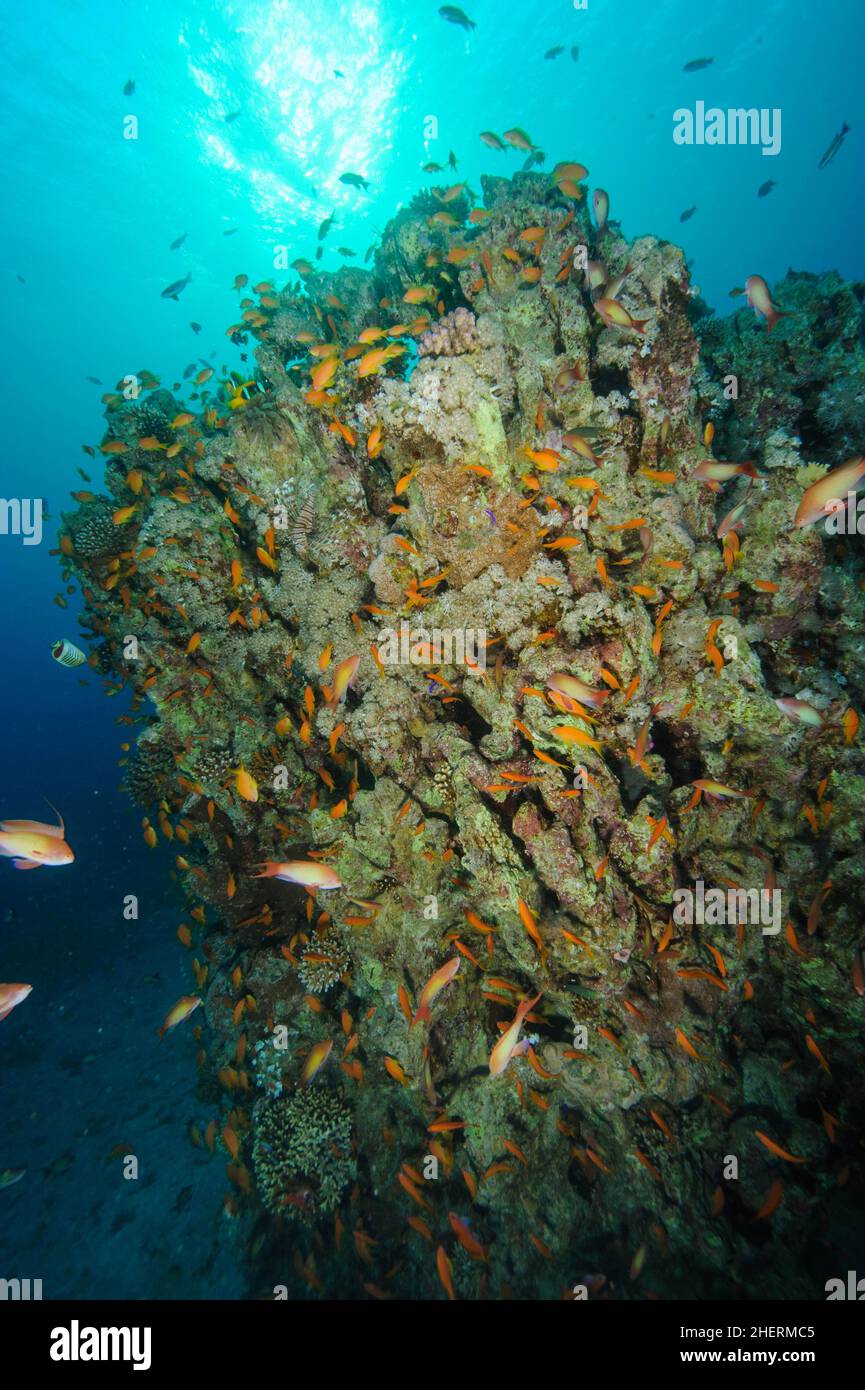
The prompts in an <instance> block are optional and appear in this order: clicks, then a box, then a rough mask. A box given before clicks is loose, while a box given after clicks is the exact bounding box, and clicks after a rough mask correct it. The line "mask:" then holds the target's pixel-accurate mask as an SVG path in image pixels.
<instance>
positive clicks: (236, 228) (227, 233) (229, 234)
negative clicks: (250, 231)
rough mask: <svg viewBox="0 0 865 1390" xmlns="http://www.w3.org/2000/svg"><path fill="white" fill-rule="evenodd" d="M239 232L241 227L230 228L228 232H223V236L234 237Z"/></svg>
mask: <svg viewBox="0 0 865 1390" xmlns="http://www.w3.org/2000/svg"><path fill="white" fill-rule="evenodd" d="M239 230H240V229H239V227H229V228H228V231H226V232H223V233H222V235H223V236H234V234H235V232H237V231H239Z"/></svg>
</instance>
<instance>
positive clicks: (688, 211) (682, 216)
mask: <svg viewBox="0 0 865 1390" xmlns="http://www.w3.org/2000/svg"><path fill="white" fill-rule="evenodd" d="M696 211H697V204H696V203H695V204H694V206H693V207H692V208H685V211H684V212H680V213H679V221H680V222H690V220H691V218H692V217H693V216H694V213H695V212H696Z"/></svg>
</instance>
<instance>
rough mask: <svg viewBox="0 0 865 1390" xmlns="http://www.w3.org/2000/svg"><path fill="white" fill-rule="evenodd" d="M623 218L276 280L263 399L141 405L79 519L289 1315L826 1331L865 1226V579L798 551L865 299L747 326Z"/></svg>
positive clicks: (150, 823)
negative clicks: (514, 1311)
mask: <svg viewBox="0 0 865 1390" xmlns="http://www.w3.org/2000/svg"><path fill="white" fill-rule="evenodd" d="M517 133H519V132H517ZM513 134H514V132H509V135H513ZM585 177H586V170H585V169H584V168H583V166H582V165H579V164H575V163H569V164H562V165H559V166H557V168H556V170H555V171H554V174H553V177H552V179H551V178H549V177H545V176H542V175H540V174H535V173H523V174H521V175H517V176H516V177H515V178H513V179H512V180H507V179H504V178H485V179H484V180H483V207H482V208H481V207H479V206H476V204H475V200H474V195H472V193H471V190H470V189H469V188H468V187H467V186H465V185H457V186H455V187H453V188H450V189H443V188H442V189H438V190H437V191H434V192H433V193H432V194H423V195H420V197H419V198H418V199H416V200H415V202H414V203H413V204H412V205H411V206H409V207H408V208H406V209H404V210H402V211H401V212H400V213H399V214H398V215H397V216H396V218H395V219H394V220H393V221H392V222H390V223H389V225H388V226H387V228H386V229H385V232H384V235H383V236H382V238H381V241H380V245H379V246H378V249H377V252H376V255H375V258H374V261H373V263H372V265H371V268H370V269H368V270H366V269H355V268H350V267H344V268H343V269H341V270H339V271H337V272H335V273H327V272H320V271H318V270H315V269H314V268H313V266H312V264H311V263H310V262H309V261H304V260H300V259H299V260H298V261H296V262H295V264H294V269H295V271H296V272H297V274H296V276H295V277H294V278H293V279H292V280H291V282H290V283H289V284H288V285H287V286H286V287H285V288H283V289H279V288H277V286H276V284H275V282H274V281H273V280H267V281H262V282H261V283H259V284H256V285H255V286H254V287H248V286H247V284H246V280H245V277H239V278H240V280H241V281H242V284H241V287H240V291H239V292H240V293H241V295H242V298H241V301H240V309H239V313H238V318H237V321H236V322H235V323H234V324H232V325H231V326H230V328H229V334H230V335H231V337H232V339H233V340H234V341H235V342H239V343H241V344H243V343H246V342H247V341H250V340H251V341H252V342H253V343H254V345H255V360H256V364H257V365H256V367H255V369H254V370H253V371H249V373H248V377H247V378H246V379H244V378H241V377H239V376H231V375H230V374H229V375H226V376H225V377H224V378H223V379H222V380H219V379H217V378H214V380H213V382H212V383H210V384H209V385H208V384H207V383H200V384H199V389H198V390H197V391H196V392H195V393H194V394H193V396H192V398H191V400H188V401H184V400H181V399H180V398H179V397H178V396H176V395H175V394H174V392H173V391H169V390H166V389H165V388H163V387H162V386H161V385H160V384H159V382H158V381H157V380H156V379H155V378H153V377H152V376H150V375H149V374H148V373H143V372H142V373H139V374H138V381H139V383H140V384H141V386H142V395H141V397H139V399H137V400H136V401H135V402H130V401H127V400H125V399H124V396H123V394H122V392H121V391H120V390H118V392H117V393H116V394H112V395H110V396H108V397H107V398H106V402H105V403H106V419H107V423H108V428H107V434H106V437H105V439H104V441H103V443H102V445H101V452H102V454H103V455H104V457H105V460H106V473H105V483H104V488H105V492H104V494H102V495H100V496H97V497H95V498H93V500H86V501H83V502H81V504H80V506H79V509H78V511H77V512H75V513H73V514H71V515H69V516H67V517H66V518H65V523H64V530H63V533H62V536H61V552H62V563H63V565H64V566H65V569H66V571H67V573H68V574H69V575H72V576H75V577H77V578H78V579H79V580H80V582H81V585H82V589H83V592H84V597H85V602H86V605H87V607H86V619H85V635H86V636H87V637H88V638H89V639H90V642H91V644H92V654H91V658H90V660H91V664H92V665H93V666H94V667H95V668H96V669H98V670H100V671H101V672H102V673H103V674H105V675H106V684H107V688H108V690H109V692H110V693H117V692H119V691H120V690H121V689H127V690H130V691H131V692H132V694H133V715H132V716H131V717H130V716H122V719H123V721H124V722H133V721H134V722H137V723H139V724H140V725H141V732H142V740H141V744H140V747H141V751H140V753H139V754H138V755H137V757H136V758H134V759H133V762H132V764H131V766H130V772H129V777H128V781H129V786H130V790H132V791H133V793H134V794H135V795H136V796H138V798H139V800H140V801H141V803H142V806H145V807H146V809H147V812H148V817H149V818H148V820H147V821H146V822H145V827H144V829H145V835H146V837H147V839H148V843H156V842H157V841H158V839H159V838H163V839H167V840H168V841H170V842H171V849H172V852H173V853H174V854H175V855H176V864H177V868H178V872H179V874H180V876H181V879H182V882H183V883H184V885H185V890H186V893H187V896H188V913H189V916H190V922H189V923H187V924H185V927H184V928H182V929H181V933H179V934H180V936H181V941H183V942H184V944H185V945H187V946H188V947H189V949H190V951H191V954H192V956H193V981H194V993H195V996H196V997H198V996H201V997H202V998H203V1000H204V1009H203V1011H202V1012H203V1015H204V1016H206V1024H204V1025H199V1021H198V1019H196V1020H193V1022H192V1023H190V1024H189V1025H188V1026H190V1027H193V1028H194V1029H195V1031H196V1035H197V1036H200V1038H201V1051H200V1053H199V1063H200V1066H201V1068H202V1071H203V1073H204V1077H205V1078H206V1084H207V1086H208V1088H209V1090H208V1094H209V1096H210V1098H211V1100H212V1103H213V1107H214V1113H215V1116H216V1130H217V1131H218V1132H219V1134H221V1135H222V1138H221V1139H216V1140H215V1141H214V1143H215V1144H219V1145H220V1147H221V1148H224V1150H225V1155H226V1161H227V1172H228V1178H229V1183H230V1195H229V1196H228V1197H227V1198H226V1209H227V1211H228V1212H229V1213H230V1214H231V1215H232V1216H233V1217H234V1218H236V1219H237V1221H238V1223H239V1229H240V1230H241V1231H242V1232H243V1233H244V1238H245V1240H246V1242H247V1248H248V1254H249V1260H250V1263H251V1267H252V1279H253V1282H254V1283H255V1285H256V1286H257V1287H261V1288H262V1289H265V1288H269V1287H272V1286H273V1285H276V1284H279V1285H287V1286H288V1288H289V1289H290V1291H291V1296H295V1297H296V1296H302V1297H306V1296H309V1297H314V1296H321V1297H364V1296H372V1297H377V1298H378V1297H414V1298H423V1297H435V1296H438V1297H450V1296H455V1297H457V1298H483V1297H500V1296H509V1295H513V1296H515V1297H542V1298H557V1297H560V1296H565V1297H572V1294H571V1289H572V1288H573V1286H574V1285H575V1284H578V1283H584V1284H586V1286H587V1287H588V1288H589V1289H590V1290H591V1292H592V1295H593V1296H595V1295H596V1294H600V1296H602V1297H613V1298H631V1297H644V1296H646V1294H647V1293H654V1294H661V1295H663V1296H665V1297H709V1296H716V1297H748V1296H749V1290H752V1289H753V1288H754V1286H755V1281H756V1284H757V1285H758V1286H759V1293H760V1296H761V1297H814V1296H818V1297H819V1296H820V1292H819V1291H820V1290H822V1284H823V1280H824V1278H825V1277H826V1276H825V1275H824V1274H823V1273H822V1269H823V1265H824V1264H825V1266H826V1270H827V1273H831V1272H832V1270H833V1269H834V1268H835V1265H836V1264H837V1260H838V1258H839V1257H838V1255H837V1253H836V1251H835V1249H834V1248H833V1245H832V1243H831V1242H832V1241H833V1240H840V1239H841V1236H840V1235H839V1233H840V1232H842V1231H843V1230H844V1227H845V1223H846V1222H847V1220H848V1217H849V1216H850V1212H849V1209H848V1204H849V1201H850V1197H849V1195H848V1194H850V1192H851V1190H852V1189H855V1187H856V1186H857V1185H859V1184H861V1181H862V1169H863V1155H862V1149H861V1144H860V1143H859V1140H858V1137H857V1136H858V1135H859V1134H861V1132H862V1123H863V1119H865V1116H863V1096H862V1089H861V1086H860V1085H859V1084H858V1077H859V1071H860V1048H861V1017H862V1008H863V1002H862V999H863V995H865V978H863V967H862V955H861V947H860V944H859V943H860V937H861V933H862V926H861V920H860V914H859V906H858V905H859V903H860V902H861V896H862V887H863V883H862V881H863V872H865V870H863V859H862V855H861V840H862V813H861V806H862V780H861V779H862V777H863V775H865V767H863V759H862V744H861V738H860V734H859V727H858V720H859V713H858V710H857V708H856V703H857V700H858V695H857V692H859V691H861V689H862V687H863V677H865V671H863V664H865V656H863V643H862V640H861V633H862V631H863V628H865V595H863V592H862V587H863V586H862V564H861V559H860V558H859V557H858V556H857V555H855V554H854V553H853V548H852V547H849V546H848V544H847V538H845V537H844V536H843V535H841V536H837V537H835V538H832V537H830V536H828V535H827V534H826V533H825V530H824V528H823V527H822V526H815V525H807V526H806V525H794V524H793V523H794V518H795V516H796V513H797V506H798V505H799V502H800V499H801V496H802V490H803V482H804V479H803V474H802V470H803V469H807V470H812V471H809V472H808V473H807V475H805V476H806V477H807V478H808V479H809V480H810V481H811V482H817V483H820V480H821V478H822V477H823V474H822V473H820V472H818V471H813V470H819V469H822V470H824V472H825V471H826V470H829V472H830V473H831V471H832V470H835V469H838V468H840V467H841V465H843V464H844V463H845V461H846V460H848V459H849V458H850V457H851V455H855V453H856V451H857V450H859V449H861V448H862V447H863V443H862V441H863V439H865V420H863V409H862V404H861V400H859V402H858V405H855V406H854V404H853V399H852V398H853V395H854V394H855V393H854V382H855V380H856V379H857V374H858V380H859V381H861V369H862V360H861V358H862V347H861V343H862V334H861V328H862V311H861V299H860V297H859V296H858V295H856V294H855V293H854V292H853V291H852V290H851V289H850V287H847V286H844V285H843V284H841V282H840V281H838V280H837V277H831V276H824V277H822V279H815V278H814V277H803V276H791V277H788V279H787V280H786V281H785V282H783V283H782V284H781V285H779V286H777V287H775V289H774V290H773V291H772V303H773V305H774V302H775V299H776V298H777V300H778V304H779V305H780V307H781V308H782V309H783V310H784V311H786V316H785V317H783V318H781V319H780V321H779V322H777V324H775V323H774V321H773V324H772V327H773V331H772V333H771V335H770V334H769V333H767V328H766V323H765V322H764V321H762V320H760V319H758V318H757V317H756V316H755V314H754V312H753V310H752V309H750V308H745V309H743V310H741V311H740V313H739V314H737V316H736V319H735V320H733V321H732V323H727V322H718V321H716V320H714V319H713V318H712V317H711V315H710V314H709V312H708V310H707V309H706V308H705V306H704V305H702V304H701V302H700V301H699V299H698V298H697V296H696V292H695V291H694V290H693V288H692V286H691V283H690V276H689V272H688V268H687V265H686V263H685V260H684V257H683V254H682V252H681V251H680V250H679V249H678V248H677V247H675V246H673V245H670V244H668V243H664V242H660V241H658V240H656V239H655V238H653V237H650V236H647V237H642V238H640V239H638V240H636V241H634V242H631V243H629V242H627V241H626V240H625V239H624V237H623V236H622V235H621V232H620V231H619V229H618V224H617V223H616V222H615V220H612V221H610V219H609V200H608V199H606V195H604V200H606V201H603V200H602V201H601V202H600V203H599V202H598V201H597V200H596V208H600V209H601V211H602V213H603V216H602V217H600V220H601V222H602V224H603V225H602V228H601V230H600V231H596V230H595V229H594V227H593V224H592V222H591V220H590V217H589V214H588V212H587V211H586V199H585V198H584V197H581V196H580V195H581V192H582V190H581V187H580V184H581V182H582V181H583V180H584V179H585ZM599 216H600V214H599ZM761 283H762V282H761ZM767 295H768V290H767ZM828 302H831V304H833V305H834V306H835V317H834V319H833V320H832V321H834V322H839V321H840V320H839V315H843V318H844V322H845V323H846V324H848V325H849V329H850V334H854V332H855V346H854V345H853V344H852V342H851V345H850V346H849V349H848V353H849V357H850V360H849V362H848V364H847V366H846V367H845V372H846V375H847V379H848V381H849V388H850V389H849V391H848V392H847V394H846V395H845V394H844V387H843V381H842V380H841V378H839V377H838V376H837V375H832V374H830V373H828V372H827V370H826V362H825V353H826V351H828V350H831V344H829V346H828V347H827V345H826V344H825V343H822V338H821V335H822V334H824V332H825V324H826V321H827V318H826V314H825V313H818V309H819V307H820V306H821V305H823V306H825V305H826V304H827V303H828ZM776 307H777V306H776ZM773 312H774V310H773ZM818 320H819V323H818ZM734 325H735V326H736V327H735V331H734ZM821 344H822V345H821ZM794 358H795V364H796V365H795V370H794V369H793V366H792V365H791V364H792V361H793V359H794ZM854 358H855V359H856V362H855V364H854V362H853V359H854ZM854 365H855V370H854ZM809 374H810V375H809ZM732 377H737V378H738V381H739V394H738V395H736V393H735V392H733V391H731V390H730V389H729V386H727V387H726V388H725V380H727V381H728V379H730V378H732ZM782 387H783V389H781V388H782ZM860 394H861V393H860ZM842 397H843V399H842ZM713 450H714V452H713ZM716 456H717V457H716ZM731 458H732V459H734V460H741V464H742V466H740V465H739V464H738V463H737V464H736V465H735V467H733V466H732V465H730V464H729V460H730V459H731ZM746 463H747V464H749V465H751V466H750V467H745V466H744V465H745V464H746ZM698 467H699V468H700V469H701V470H702V471H701V472H700V473H699V474H697V473H696V470H697V469H698ZM845 476H846V475H845ZM854 490H855V489H854ZM403 625H406V626H403ZM406 628H407V630H408V636H407V637H406V636H405V632H406ZM466 633H471V634H473V638H474V640H475V646H474V647H473V648H472V650H473V651H474V652H475V655H474V657H471V658H470V657H469V656H468V654H467V653H468V646H466V647H465V649H462V648H460V646H459V643H457V644H456V645H455V646H454V645H447V644H445V646H444V647H443V646H442V643H441V641H440V635H441V634H444V635H445V637H448V636H452V635H454V634H457V635H459V634H466ZM403 639H404V640H403ZM779 701H781V702H784V703H783V704H780V705H779ZM785 705H786V706H788V707H791V708H792V713H791V708H786V709H785ZM800 705H804V706H807V707H808V708H809V709H813V710H816V711H817V712H818V713H819V721H818V722H816V723H815V721H814V720H812V719H810V718H807V717H805V716H804V715H803V714H802V711H801V709H798V706H800ZM703 887H705V896H706V898H707V899H708V896H709V893H710V891H711V890H713V889H714V890H722V893H723V895H727V894H728V892H729V891H731V890H732V891H733V892H735V890H736V889H743V890H758V891H759V890H765V893H766V895H767V900H770V901H772V902H773V903H775V902H776V899H775V898H773V897H772V894H776V893H780V897H781V904H782V910H781V914H780V918H779V920H778V921H777V923H776V924H775V925H773V926H771V927H770V928H769V929H768V930H766V921H765V919H762V918H761V919H758V920H750V921H748V922H743V923H738V924H737V923H736V922H735V921H734V922H733V923H732V924H726V925H725V924H724V922H723V919H721V920H719V919H718V918H717V916H716V917H715V918H714V919H713V918H712V916H711V914H710V912H709V911H708V910H707V911H706V912H705V914H704V913H703V912H702V911H701V912H700V913H698V914H697V915H696V916H695V915H694V914H693V913H692V914H691V917H690V920H687V919H685V918H683V917H682V916H681V914H679V913H677V912H676V911H675V910H674V904H675V903H677V902H678V901H680V898H679V897H678V896H677V897H674V894H677V893H679V892H680V890H682V889H691V890H694V892H695V893H696V894H697V896H698V897H699V895H700V893H701V892H702V891H703ZM699 901H700V903H701V904H702V902H703V898H702V897H699ZM773 922H774V919H773ZM201 1017H202V1015H199V1018H201ZM164 1045H165V1046H169V1045H170V1039H167V1040H166V1042H165V1044H164ZM216 1112H218V1114H217V1113H216ZM727 1155H736V1156H737V1157H738V1161H739V1176H738V1180H735V1181H734V1180H732V1179H731V1178H730V1177H729V1176H727V1175H725V1169H724V1162H725V1156H727ZM830 1227H831V1235H830V1234H829V1232H830ZM843 1267H844V1268H846V1267H847V1266H846V1265H845V1266H843Z"/></svg>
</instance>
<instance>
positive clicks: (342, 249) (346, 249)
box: [336, 246, 357, 256]
mask: <svg viewBox="0 0 865 1390" xmlns="http://www.w3.org/2000/svg"><path fill="white" fill-rule="evenodd" d="M336 249H337V251H338V252H339V254H340V255H341V256H354V255H356V254H357V253H356V252H354V251H352V249H351V247H350V246H338V247H337V248H336Z"/></svg>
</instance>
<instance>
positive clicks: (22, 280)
mask: <svg viewBox="0 0 865 1390" xmlns="http://www.w3.org/2000/svg"><path fill="white" fill-rule="evenodd" d="M18 279H19V280H20V281H21V284H22V285H26V284H27V281H26V280H25V279H24V276H23V275H19V276H18Z"/></svg>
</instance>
